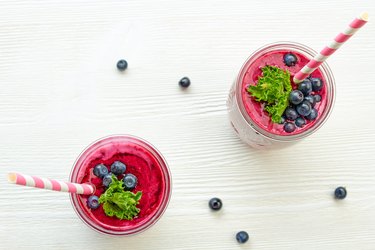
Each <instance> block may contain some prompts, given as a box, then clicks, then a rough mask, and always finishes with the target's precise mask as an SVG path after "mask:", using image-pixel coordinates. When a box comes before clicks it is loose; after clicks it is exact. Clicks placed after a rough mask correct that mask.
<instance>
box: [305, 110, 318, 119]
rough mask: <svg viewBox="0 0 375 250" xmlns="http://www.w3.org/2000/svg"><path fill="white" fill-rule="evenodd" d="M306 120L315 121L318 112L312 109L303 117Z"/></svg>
mask: <svg viewBox="0 0 375 250" xmlns="http://www.w3.org/2000/svg"><path fill="white" fill-rule="evenodd" d="M305 117H306V119H307V120H310V121H312V120H315V119H316V118H317V117H318V110H316V109H312V110H311V112H310V114H309V115H308V116H305Z"/></svg>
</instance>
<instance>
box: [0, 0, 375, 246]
mask: <svg viewBox="0 0 375 250" xmlns="http://www.w3.org/2000/svg"><path fill="white" fill-rule="evenodd" d="M364 10H367V11H368V12H369V14H370V22H369V23H368V24H367V25H366V26H365V27H364V28H363V29H362V30H360V31H359V32H358V33H357V34H356V35H355V37H353V38H352V39H351V40H350V41H349V42H348V43H346V44H345V45H344V46H342V48H340V51H339V52H337V53H335V55H333V56H332V57H331V58H329V59H328V63H329V64H330V66H331V68H332V70H333V72H334V75H335V77H336V81H337V88H338V90H337V99H336V100H337V101H336V105H335V108H334V112H333V113H332V115H331V117H330V119H329V121H328V122H327V123H326V124H325V125H324V127H323V128H322V129H321V130H319V131H318V132H317V133H316V134H314V135H313V136H311V137H310V138H307V139H305V140H304V141H303V142H301V143H299V144H297V145H295V146H292V147H289V148H286V149H283V150H279V151H267V152H262V151H257V150H254V149H251V148H249V147H247V146H246V145H244V144H243V143H241V142H240V141H239V139H238V138H236V137H235V135H234V133H233V132H232V131H231V127H230V126H229V124H228V120H227V114H226V107H225V101H226V97H227V93H228V90H229V87H230V85H231V83H232V81H233V79H234V77H235V75H236V73H237V71H238V70H239V68H240V66H241V64H242V62H243V61H244V60H245V59H246V57H247V56H248V55H249V54H250V53H251V52H252V51H253V50H255V49H257V48H258V47H260V46H262V45H264V44H266V43H270V42H274V41H278V40H290V41H296V42H300V43H304V44H306V45H309V46H310V47H312V48H314V49H316V50H320V49H321V48H322V47H323V46H324V45H326V43H327V42H329V41H330V40H331V39H332V38H333V36H334V35H336V33H337V32H339V31H341V30H342V29H343V28H344V27H346V25H347V23H348V22H349V21H350V20H352V18H353V17H354V16H356V15H358V14H359V13H361V12H362V11H364ZM373 15H375V2H374V1H370V0H367V1H360V2H358V1H349V0H344V1H338V0H337V1H325V0H316V1H307V0H305V1H296V0H294V1H292V0H289V1H283V0H270V1H245V0H243V1H218V0H205V1H172V0H163V1H162V0H159V1H146V0H138V1H72V0H68V1H67V0H64V1H57V0H55V1H36V0H32V1H21V0H13V1H6V0H1V1H0V86H1V88H0V138H1V143H0V166H1V176H2V178H0V201H1V204H0V249H53V248H57V249H257V250H258V249H267V250H271V249H277V250H281V249H298V250H301V249H319V250H323V249H330V250H332V249H340V250H342V249H348V250H351V249H375V236H374V232H375V185H374V183H375V165H374V162H375V154H374V152H375V132H374V129H373V127H374V123H375V118H374V114H375V113H374V107H375V98H374V94H375V83H374V79H375V73H374V72H375V71H374V67H375V65H374V58H375V48H374V44H375V36H374V34H375V26H374V24H373V22H372V20H371V19H372V16H373ZM120 58H125V59H127V60H128V62H129V69H128V70H127V71H126V72H125V73H123V74H122V73H119V72H118V71H117V70H116V68H115V64H116V62H117V60H118V59H120ZM183 76H189V77H190V78H191V80H192V85H191V87H190V88H189V89H188V90H187V91H181V90H180V89H179V87H178V86H177V82H178V80H179V79H180V78H181V77H183ZM116 133H129V134H134V135H137V136H140V137H143V138H145V139H147V140H148V141H150V142H152V143H153V144H154V145H156V147H157V148H158V149H159V150H160V151H161V152H162V153H163V154H164V156H165V157H166V159H167V161H168V162H169V164H170V168H171V170H172V173H173V196H172V200H171V203H170V206H169V208H168V210H167V212H166V213H165V215H164V217H163V218H162V219H161V220H160V221H159V222H158V223H157V224H156V225H155V226H154V227H153V228H151V229H150V230H148V231H147V232H144V233H142V234H140V235H137V236H134V237H130V238H112V237H106V236H102V235H99V234H97V233H96V232H94V231H92V230H90V229H89V228H87V227H86V226H85V225H84V224H83V223H82V222H81V221H80V220H79V219H78V217H77V216H76V215H75V213H74V211H73V209H72V208H71V205H70V201H69V199H68V195H67V194H63V193H61V194H60V193H54V192H50V191H45V190H35V189H31V188H27V187H19V186H15V185H11V184H8V183H7V182H6V173H7V172H9V171H20V172H23V173H26V174H33V175H41V176H45V177H49V178H56V179H62V180H64V179H67V178H68V175H69V172H70V168H71V166H72V164H73V163H74V161H75V159H76V157H77V156H78V154H79V153H80V152H81V151H82V150H83V149H84V148H85V147H86V146H87V145H88V144H89V143H91V142H92V141H94V140H96V139H98V138H100V137H103V136H106V135H110V134H116ZM338 185H344V186H346V187H347V189H348V192H349V194H348V197H347V199H345V200H343V201H336V200H334V199H333V198H332V192H333V190H334V189H335V187H336V186H338ZM213 196H218V197H220V198H222V200H223V202H224V209H223V210H222V211H221V212H220V213H212V212H210V211H209V209H208V206H207V202H208V200H209V198H211V197H213ZM239 230H246V231H248V232H249V234H250V238H251V239H250V241H249V242H248V243H247V244H245V245H243V246H239V245H238V244H237V243H236V241H235V239H234V235H235V233H236V232H237V231H239Z"/></svg>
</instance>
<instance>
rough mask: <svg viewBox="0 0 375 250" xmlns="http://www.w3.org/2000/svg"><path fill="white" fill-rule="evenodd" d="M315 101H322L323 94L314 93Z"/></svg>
mask: <svg viewBox="0 0 375 250" xmlns="http://www.w3.org/2000/svg"><path fill="white" fill-rule="evenodd" d="M314 99H315V102H320V101H321V100H322V96H321V95H314Z"/></svg>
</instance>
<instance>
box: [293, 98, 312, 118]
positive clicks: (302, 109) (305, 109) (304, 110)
mask: <svg viewBox="0 0 375 250" xmlns="http://www.w3.org/2000/svg"><path fill="white" fill-rule="evenodd" d="M311 109H312V108H311V104H310V102H308V101H303V102H302V103H301V104H299V105H298V106H297V107H296V110H297V113H298V114H300V115H302V116H308V115H309V114H310V113H311Z"/></svg>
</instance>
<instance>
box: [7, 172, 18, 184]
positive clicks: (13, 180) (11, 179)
mask: <svg viewBox="0 0 375 250" xmlns="http://www.w3.org/2000/svg"><path fill="white" fill-rule="evenodd" d="M16 180H17V175H16V174H15V173H8V181H9V182H10V183H16Z"/></svg>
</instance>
